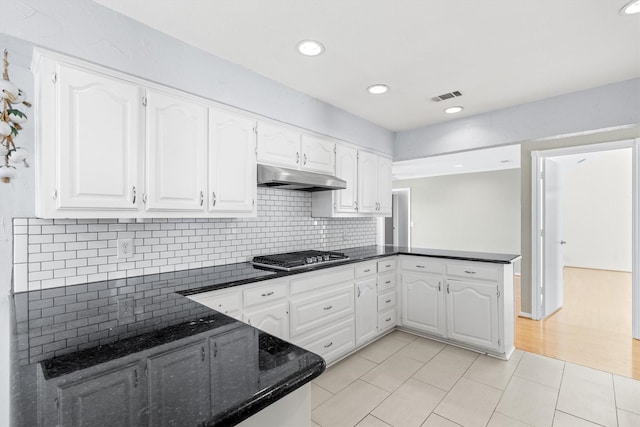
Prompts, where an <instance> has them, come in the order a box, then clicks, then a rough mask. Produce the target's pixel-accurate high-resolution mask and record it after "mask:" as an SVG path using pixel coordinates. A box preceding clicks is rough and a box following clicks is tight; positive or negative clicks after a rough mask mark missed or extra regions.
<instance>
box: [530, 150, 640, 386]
mask: <svg viewBox="0 0 640 427" xmlns="http://www.w3.org/2000/svg"><path fill="white" fill-rule="evenodd" d="M532 157H533V158H532V172H533V175H532V187H533V188H532V197H533V199H532V246H533V247H532V286H531V288H532V289H531V290H532V295H531V297H532V313H531V314H532V318H533V319H535V320H540V322H532V324H531V325H529V326H530V327H531V331H532V334H533V335H536V334H538V335H545V336H544V343H543V342H542V337H540V343H539V344H540V345H541V346H542V347H545V348H544V352H543V354H547V353H549V352H551V353H553V352H557V353H555V354H547V355H552V356H556V357H560V358H562V357H563V356H562V354H561V353H562V352H563V351H567V349H568V348H569V347H570V346H573V347H574V350H575V349H577V352H578V353H584V354H583V355H582V356H581V357H582V359H581V362H582V364H585V365H587V366H589V365H590V360H589V358H591V359H594V358H595V357H596V356H595V353H598V352H597V351H594V350H596V349H597V348H598V347H603V348H602V350H603V352H602V353H603V355H605V354H606V351H607V350H611V348H612V347H614V346H616V345H617V344H615V343H614V341H613V339H614V336H615V335H617V336H619V337H620V342H621V345H623V346H624V349H625V350H628V349H633V350H632V352H634V353H635V352H636V350H637V349H638V348H640V346H639V345H640V342H638V341H637V340H633V339H632V337H633V338H636V339H638V338H640V336H639V335H640V313H639V310H640V286H639V283H638V279H639V278H638V275H639V274H638V273H640V271H639V270H638V263H639V260H638V255H639V252H638V240H639V239H638V237H639V235H638V222H639V220H638V214H639V209H638V187H639V186H638V170H639V169H638V165H639V156H638V141H634V140H629V141H619V142H613V143H605V144H595V145H591V146H579V147H568V148H561V149H552V150H544V151H537V152H532ZM529 322H530V321H529ZM521 323H527V319H522V322H521ZM536 323H537V324H538V325H537V326H536V325H535V324H536ZM529 326H528V327H529ZM536 328H537V331H535V330H534V329H536ZM590 328H591V329H590ZM580 334H583V335H586V337H585V339H584V341H585V342H584V348H581V346H582V344H581V343H580V338H579V335H580ZM532 340H533V341H535V340H536V338H535V337H533V338H532ZM594 343H597V344H596V345H594ZM605 343H606V344H605ZM607 347H609V348H608V349H607ZM529 350H530V351H535V350H532V349H529ZM625 350H623V349H622V348H620V351H621V352H624V351H625ZM564 360H570V359H568V358H565V359H564ZM632 364H633V359H632ZM611 370H612V371H615V370H614V368H612V369H611ZM636 371H637V369H635V368H633V374H634V376H635V375H637V372H636ZM639 372H640V371H639ZM619 373H621V374H623V375H624V374H625V373H624V372H619ZM626 375H629V373H628V372H627V373H626Z"/></svg>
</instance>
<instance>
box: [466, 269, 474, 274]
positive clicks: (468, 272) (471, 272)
mask: <svg viewBox="0 0 640 427" xmlns="http://www.w3.org/2000/svg"><path fill="white" fill-rule="evenodd" d="M464 272H465V273H467V274H476V272H475V271H472V270H465V271H464Z"/></svg>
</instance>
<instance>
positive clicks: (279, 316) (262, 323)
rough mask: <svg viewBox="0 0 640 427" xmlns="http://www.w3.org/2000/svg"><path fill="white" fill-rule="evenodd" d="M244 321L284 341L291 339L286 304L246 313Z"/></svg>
mask: <svg viewBox="0 0 640 427" xmlns="http://www.w3.org/2000/svg"><path fill="white" fill-rule="evenodd" d="M243 319H244V322H245V323H248V324H249V325H251V326H253V327H255V328H258V329H260V330H261V331H264V332H267V333H268V334H271V335H275V336H276V337H278V338H281V339H283V340H288V339H289V309H288V304H287V303H286V302H283V303H280V304H276V305H271V306H269V307H266V308H261V309H257V310H252V311H246V312H245V313H244V315H243Z"/></svg>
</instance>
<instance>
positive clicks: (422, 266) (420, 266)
mask: <svg viewBox="0 0 640 427" xmlns="http://www.w3.org/2000/svg"><path fill="white" fill-rule="evenodd" d="M416 267H418V268H424V265H416Z"/></svg>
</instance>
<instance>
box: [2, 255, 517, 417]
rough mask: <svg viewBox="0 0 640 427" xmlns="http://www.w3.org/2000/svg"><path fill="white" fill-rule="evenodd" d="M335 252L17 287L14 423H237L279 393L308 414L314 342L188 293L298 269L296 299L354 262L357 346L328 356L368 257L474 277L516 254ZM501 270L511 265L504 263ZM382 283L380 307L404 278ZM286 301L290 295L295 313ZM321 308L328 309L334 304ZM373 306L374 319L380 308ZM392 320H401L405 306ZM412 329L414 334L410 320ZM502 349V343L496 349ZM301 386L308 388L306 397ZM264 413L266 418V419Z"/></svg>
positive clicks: (254, 282)
mask: <svg viewBox="0 0 640 427" xmlns="http://www.w3.org/2000/svg"><path fill="white" fill-rule="evenodd" d="M342 251H343V252H344V253H345V254H347V255H348V257H349V260H347V261H343V262H341V263H339V264H332V265H327V266H315V267H314V266H311V267H309V268H305V269H302V270H298V271H292V272H287V271H270V270H264V269H260V268H255V267H254V266H252V265H251V264H250V263H247V262H245V263H237V264H228V265H222V266H217V267H208V268H201V269H192V270H184V271H177V272H171V273H163V274H156V275H147V276H138V277H132V278H127V279H117V280H108V281H103V282H93V283H87V284H80V285H73V286H67V287H60V288H52V289H46V290H39V291H30V292H25V293H18V294H16V295H15V305H16V307H15V313H16V322H17V331H18V336H17V340H18V343H17V344H18V345H17V347H16V348H17V349H18V352H17V354H16V355H15V356H16V357H15V365H16V366H19V368H17V369H16V370H15V372H16V373H17V377H16V385H17V388H18V392H17V393H16V395H15V397H14V398H15V402H16V403H15V404H16V406H15V407H16V408H17V410H16V420H15V424H16V425H18V426H22V425H24V426H26V425H83V424H85V423H89V424H90V425H101V424H100V423H104V422H108V423H109V424H110V425H115V424H117V425H159V424H164V423H165V422H166V423H170V422H171V421H172V420H174V421H175V420H177V419H179V420H180V422H181V424H183V425H235V424H237V423H241V422H243V421H244V420H247V419H248V420H247V421H245V422H251V420H252V418H251V417H252V416H258V417H259V416H260V415H261V412H260V411H261V410H264V409H265V408H270V405H272V404H274V406H277V405H279V404H283V402H285V403H284V404H287V403H286V401H287V399H289V400H291V399H293V400H292V401H291V402H289V403H288V405H289V406H288V407H287V408H291V407H296V408H298V412H299V413H298V414H293V413H289V412H287V418H291V417H296V416H299V417H301V418H299V419H304V417H307V419H308V417H309V410H308V405H309V404H308V385H307V386H305V385H306V384H307V383H308V382H310V381H311V380H312V379H313V378H315V377H317V376H318V375H320V374H321V373H322V372H323V370H324V369H325V363H326V362H325V360H324V359H323V358H322V357H320V356H318V355H317V354H315V348H316V347H314V345H312V344H310V345H299V344H298V343H300V342H301V341H300V339H297V338H295V337H294V338H293V339H291V340H290V341H292V342H294V343H295V344H298V345H294V344H291V343H290V342H289V339H288V338H289V337H285V338H287V339H281V337H280V338H279V337H276V336H274V335H273V334H269V333H267V332H265V331H262V330H261V329H258V328H256V327H253V326H250V325H248V324H247V323H244V322H240V321H238V320H236V319H234V318H232V317H229V316H227V315H224V314H222V313H220V312H218V311H216V310H214V309H211V308H208V307H205V306H204V305H201V304H199V303H198V302H195V301H193V299H197V297H198V295H204V294H206V293H210V292H212V291H213V292H218V291H221V290H222V291H226V292H229V291H235V290H238V289H242V288H244V287H246V286H249V287H250V290H251V289H255V288H251V286H259V285H260V284H262V283H266V284H269V283H274V280H272V279H278V280H275V282H278V283H284V282H279V280H285V279H291V280H292V281H293V280H294V279H295V280H298V278H300V281H299V282H298V284H296V283H293V284H292V285H291V286H292V292H293V294H294V296H295V295H296V292H297V291H295V290H294V289H295V286H298V285H299V286H302V285H304V286H310V284H311V283H313V286H319V287H322V286H323V285H324V283H320V282H319V280H318V279H317V278H316V276H315V274H321V275H324V276H319V277H329V276H326V275H327V274H334V272H338V273H340V274H344V272H345V271H352V272H353V271H355V273H352V274H355V275H358V274H360V273H358V272H359V271H361V272H363V273H362V274H364V276H363V277H364V279H362V280H358V279H357V278H356V277H354V279H348V280H347V283H350V285H348V286H347V288H349V291H348V292H347V295H349V296H350V298H351V300H350V301H347V306H348V307H351V314H349V313H348V312H346V311H345V312H344V313H346V317H344V316H343V317H342V318H341V320H340V322H342V323H345V320H344V319H351V320H348V321H346V323H348V322H351V323H350V325H353V324H354V323H355V329H354V327H353V326H350V328H348V329H347V330H348V331H349V334H350V336H349V337H348V340H349V342H352V343H354V346H353V347H351V348H350V349H346V350H344V351H343V352H342V353H340V354H339V355H338V356H335V355H334V356H331V357H329V358H327V360H328V363H331V362H335V361H336V360H337V359H338V358H341V357H344V356H345V355H346V354H348V353H349V352H352V351H354V349H355V341H356V337H355V336H354V335H353V334H354V333H356V332H358V327H357V324H358V322H359V320H355V319H354V318H353V312H354V311H355V312H356V316H357V313H358V312H359V311H358V310H359V308H358V307H359V306H358V305H357V304H358V298H359V297H360V296H361V295H363V294H364V293H361V292H360V290H361V289H364V287H363V285H362V284H363V280H364V281H367V280H370V279H368V277H369V276H367V273H365V271H366V270H369V269H370V268H371V266H373V267H375V266H376V264H377V263H379V262H382V264H380V266H381V268H382V266H383V264H384V265H389V266H392V265H395V264H394V263H395V260H396V259H397V258H398V256H400V257H401V258H400V261H401V262H400V264H401V266H400V269H397V270H396V269H389V270H387V271H384V272H380V273H381V274H380V275H379V276H373V277H386V278H391V277H394V278H395V277H396V276H397V275H398V274H399V271H401V270H402V269H403V268H405V267H406V266H409V267H410V266H411V264H407V263H406V262H405V261H406V260H413V259H416V258H417V257H419V258H420V260H423V261H425V263H424V264H425V266H426V270H430V269H432V268H433V265H434V264H430V263H429V262H426V261H430V262H436V263H437V261H438V260H442V261H446V260H450V261H451V262H454V264H451V265H452V266H455V265H456V264H455V262H457V261H462V262H473V263H478V264H477V265H478V266H479V267H480V268H478V269H476V270H474V273H473V274H475V275H479V276H482V275H483V274H487V272H489V271H493V270H491V267H492V266H494V265H495V266H498V267H504V266H509V267H512V263H513V261H515V260H516V259H518V256H517V255H507V254H481V253H470V252H455V251H439V250H428V249H415V248H398V247H390V246H367V247H359V248H349V249H343V250H342ZM402 257H405V258H402ZM407 257H408V258H407ZM390 261H393V262H394V263H390ZM414 264H415V263H414ZM417 265H422V263H419V264H417ZM443 265H444V264H443ZM447 265H449V264H447ZM483 266H484V269H483V268H482V267H483ZM498 267H497V268H498ZM389 268H391V267H389ZM416 268H420V267H416ZM469 271H471V270H469V269H467V272H469ZM495 271H498V270H495ZM341 272H342V273H341ZM508 272H510V273H511V274H512V269H508ZM449 273H453V274H455V271H450V272H449ZM429 274H430V275H433V273H429ZM463 274H464V273H463ZM469 274H471V273H469ZM305 277H308V278H310V279H311V280H309V279H304V278H305ZM483 280H484V282H483V283H484V284H486V283H490V281H488V280H485V279H483V278H481V280H480V281H483ZM389 281H391V279H389ZM374 282H375V280H374ZM485 282H486V283H485ZM379 283H380V284H382V283H383V282H379ZM455 283H456V281H455V280H450V281H449V282H448V284H455ZM354 284H355V288H354ZM507 285H508V284H507ZM340 286H341V287H345V286H344V285H343V284H341V285H340ZM387 288H388V285H387ZM387 288H385V290H384V292H382V291H380V294H379V295H378V294H374V295H376V297H377V301H379V302H380V303H382V304H384V301H386V299H385V298H387V296H389V295H392V294H394V295H395V294H396V293H399V294H402V290H401V289H402V287H398V288H396V287H395V286H394V287H391V288H388V289H387ZM341 289H342V288H341ZM441 291H442V287H441ZM305 292H306V291H305ZM503 292H504V291H503ZM245 295H252V294H251V293H245ZM301 295H303V296H305V295H306V294H305V293H304V292H302V293H301ZM379 296H383V298H382V299H380V298H379ZM305 298H307V299H308V297H306V296H305ZM354 299H355V302H354ZM295 302H296V300H295V298H293V299H292V304H291V311H292V312H293V311H294V310H295ZM354 304H355V307H354ZM326 307H328V306H325V307H324V308H325V309H326ZM394 310H395V308H394V307H385V308H384V309H382V310H381V313H383V314H384V316H388V313H390V312H393V313H396V312H395V311H394ZM507 311H508V310H507ZM324 312H325V313H327V314H328V316H329V317H330V316H331V315H330V314H329V313H330V312H331V309H328V310H324ZM500 312H502V311H500ZM305 313H306V312H305ZM403 313H404V312H403ZM496 313H498V311H496ZM511 313H512V312H511ZM245 314H246V312H245ZM373 314H374V318H377V312H376V311H374V313H373ZM398 314H400V311H398ZM341 315H342V314H341ZM349 316H352V317H349ZM384 316H383V317H384ZM505 316H506V314H505ZM398 317H400V319H403V318H404V315H402V316H400V315H399V316H398ZM357 319H359V318H357ZM354 320H355V321H354ZM393 320H394V321H393V322H392V323H391V324H390V326H384V327H382V328H381V329H378V330H377V333H375V334H373V335H370V336H368V338H366V339H364V340H361V341H360V342H359V344H360V347H361V346H363V345H367V344H369V343H370V342H373V340H375V339H377V338H379V337H380V336H382V335H384V334H386V333H387V332H389V331H391V330H393V326H395V325H396V319H393ZM248 323H251V321H250V320H249V322H248ZM288 324H289V321H288V318H287V325H288ZM291 325H294V322H293V317H292V320H291ZM401 325H402V324H400V326H401ZM293 327H295V326H293ZM507 329H508V328H507ZM409 330H413V331H415V332H418V333H420V332H421V331H420V330H419V328H418V329H416V328H415V327H411V325H409ZM292 331H293V328H292ZM312 332H313V331H312ZM422 332H424V331H422ZM453 332H455V330H454V331H453ZM507 333H508V331H507ZM511 334H513V331H512V330H511ZM307 335H308V334H306V335H304V334H303V335H301V336H305V337H306V336H307ZM312 335H313V334H312ZM500 336H502V335H500ZM454 338H455V336H454ZM512 338H513V337H511V342H512ZM332 344H333V341H332ZM336 345H337V344H336ZM501 345H504V341H503V342H502V343H501ZM325 346H326V345H325ZM329 347H331V346H329ZM471 348H476V349H478V351H482V350H481V349H482V345H481V344H480V345H476V346H475V347H474V345H473V344H472V345H471ZM308 350H312V351H308ZM507 353H509V348H508V346H507V349H506V350H505V355H506V356H505V357H508V354H507ZM301 387H302V388H301ZM305 387H306V388H305ZM301 390H302V391H303V392H306V393H307V394H306V397H305V394H304V393H303V392H301ZM305 402H306V403H305ZM305 405H306V406H305ZM88 408H90V410H87V409H88ZM287 411H288V410H287ZM273 413H274V411H271V414H270V415H269V416H271V417H273ZM282 413H283V412H282V411H280V415H282ZM87 417H88V418H87ZM271 419H273V418H271ZM291 419H293V418H291ZM291 419H290V420H289V422H291ZM283 422H284V421H283ZM248 425H251V424H248ZM280 425H286V424H280Z"/></svg>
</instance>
